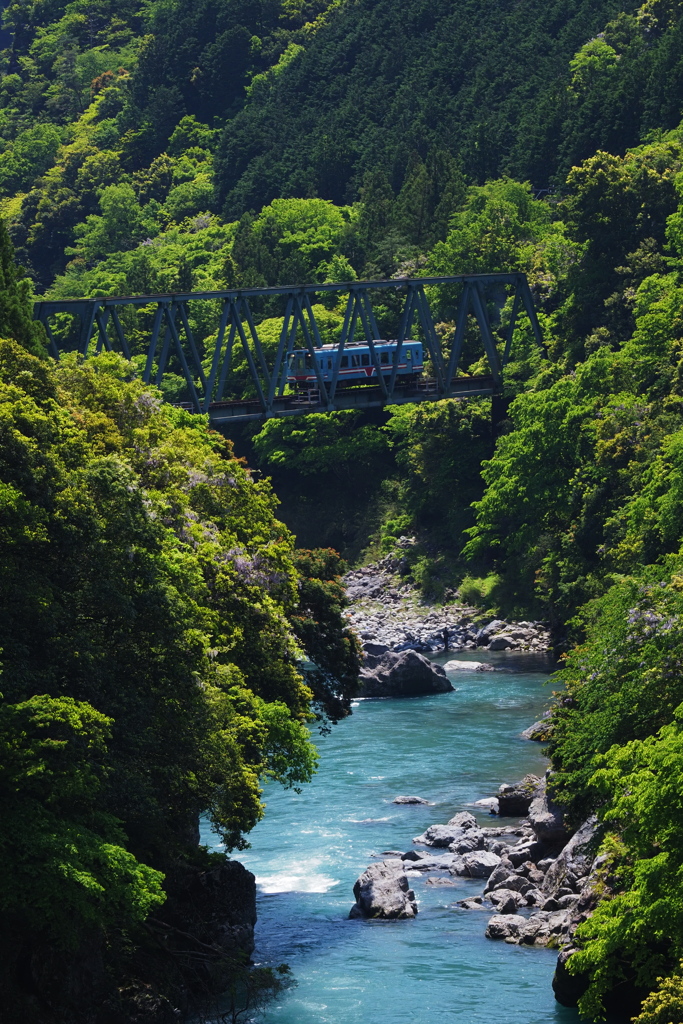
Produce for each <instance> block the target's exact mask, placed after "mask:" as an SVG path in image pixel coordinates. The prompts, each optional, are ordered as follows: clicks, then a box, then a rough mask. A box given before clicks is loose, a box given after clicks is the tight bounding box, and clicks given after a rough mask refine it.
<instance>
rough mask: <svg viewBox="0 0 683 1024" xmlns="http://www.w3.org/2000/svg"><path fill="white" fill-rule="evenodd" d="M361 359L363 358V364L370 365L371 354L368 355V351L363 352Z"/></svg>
mask: <svg viewBox="0 0 683 1024" xmlns="http://www.w3.org/2000/svg"><path fill="white" fill-rule="evenodd" d="M361 359H362V360H363V366H369V365H370V356H369V355H368V353H367V352H364V353H363V355H362V356H361Z"/></svg>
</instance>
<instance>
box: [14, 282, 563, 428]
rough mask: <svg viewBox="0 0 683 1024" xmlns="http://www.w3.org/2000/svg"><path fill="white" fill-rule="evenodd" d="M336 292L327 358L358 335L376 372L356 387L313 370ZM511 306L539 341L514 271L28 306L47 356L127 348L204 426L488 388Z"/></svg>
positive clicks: (504, 343)
mask: <svg viewBox="0 0 683 1024" xmlns="http://www.w3.org/2000/svg"><path fill="white" fill-rule="evenodd" d="M435 295H436V296H437V301H438V302H439V306H440V308H443V306H444V301H445V305H446V306H447V307H448V309H449V311H450V314H449V315H452V320H453V323H454V329H453V330H452V331H451V334H450V338H449V339H448V341H447V342H446V343H445V344H444V342H443V341H442V339H441V338H440V337H439V335H438V334H437V331H436V329H435V325H434V318H433V316H432V310H431V308H430V299H431V302H432V303H433V302H434V296H435ZM335 297H336V298H335ZM444 297H445V300H444ZM340 299H341V303H342V304H343V305H344V315H343V320H342V322H341V326H340V327H337V330H336V332H333V336H332V337H331V340H332V342H333V344H334V345H335V346H336V352H337V355H338V359H337V362H340V361H341V353H342V352H343V351H344V348H345V347H348V346H351V345H354V344H357V343H358V342H359V341H362V342H363V343H364V344H365V345H366V346H367V348H368V350H369V354H370V359H371V362H372V365H373V366H374V370H375V374H374V376H373V378H372V380H371V381H370V383H368V384H364V385H361V386H355V387H338V386H337V383H338V382H337V378H336V375H333V376H332V379H331V380H330V379H327V380H325V379H324V378H323V375H322V374H321V373H320V372H319V370H318V369H317V365H318V362H317V360H316V359H315V350H316V349H319V348H322V346H323V337H324V336H327V337H328V343H329V340H330V328H329V323H328V322H325V323H323V321H324V320H325V315H324V311H325V309H326V308H327V307H326V305H325V303H327V305H328V306H329V303H330V301H331V302H332V303H334V304H336V305H337V306H338V307H339V300H340ZM508 299H512V309H511V313H510V317H509V320H508V322H507V324H506V326H505V329H503V328H502V327H501V326H500V325H499V324H498V320H497V317H498V313H499V311H500V309H501V308H502V306H503V305H504V304H505V302H506V301H507V300H508ZM387 309H390V310H391V315H392V317H393V322H394V323H398V329H397V330H396V337H395V340H396V356H395V359H394V365H393V367H392V369H391V372H387V369H386V366H385V367H384V372H381V371H380V362H379V355H378V353H377V352H376V351H375V345H374V342H376V341H377V340H378V339H379V338H380V337H381V335H380V332H379V328H378V323H377V320H378V319H380V320H381V319H382V317H381V316H380V315H379V314H380V312H382V313H384V314H386V311H387ZM491 311H493V316H492V312H491ZM520 313H521V314H525V315H526V317H527V318H528V323H529V325H530V328H531V331H532V333H533V337H534V340H535V342H536V344H537V345H538V346H539V347H540V348H541V349H543V338H542V334H541V329H540V326H539V323H538V319H537V316H536V312H535V309H534V304H533V300H532V296H531V292H530V290H529V284H528V281H527V279H526V276H525V275H524V274H519V273H510V274H461V275H457V276H449V277H422V278H397V279H391V280H383V281H351V282H346V283H341V284H308V285H300V286H295V285H285V286H281V287H276V288H236V289H227V290H225V291H204V292H178V293H171V294H164V295H133V296H130V295H128V296H112V297H98V298H89V299H44V300H42V301H40V302H37V303H36V304H35V307H34V316H35V318H36V319H37V320H39V321H40V322H41V323H42V324H43V325H44V326H45V329H46V332H47V336H48V340H49V344H50V351H51V354H52V355H53V356H54V357H55V358H57V359H58V358H59V357H60V354H61V353H62V352H64V351H68V350H77V351H79V352H80V353H81V354H82V355H84V356H87V355H89V354H94V353H98V352H101V351H102V350H103V349H104V350H107V351H115V350H116V351H119V352H121V353H122V354H123V355H124V356H125V357H126V358H127V359H130V358H131V357H136V358H137V359H138V361H139V362H140V363H141V364H142V363H143V362H144V367H143V368H142V375H143V379H144V380H145V381H146V382H154V383H155V384H157V385H161V384H163V382H164V379H165V378H166V377H167V376H168V375H169V374H174V375H175V379H176V380H178V379H180V380H181V381H184V384H183V391H184V394H183V395H182V398H183V399H184V401H182V402H181V403H180V404H182V405H184V406H185V407H186V408H188V409H190V410H192V411H194V412H197V413H205V414H208V416H209V419H210V422H211V423H212V425H214V426H220V425H227V424H228V423H239V422H245V421H248V420H264V419H268V418H270V417H273V416H296V415H301V414H303V413H311V412H332V411H335V410H341V409H354V408H364V409H368V408H381V407H383V406H386V405H391V404H400V403H405V402H423V401H435V400H438V399H441V398H456V397H468V396H475V395H494V394H496V393H497V392H498V391H499V390H500V388H501V386H502V380H503V370H504V367H505V365H506V364H507V362H508V360H509V358H510V353H511V348H512V342H513V335H514V331H515V327H516V326H517V324H518V319H519V315H520ZM328 319H329V318H328ZM279 320H281V321H282V323H281V326H280V327H279V330H277V331H276V332H275V336H273V331H272V324H273V323H274V322H277V321H279ZM492 321H493V324H496V326H495V327H494V326H493V325H492ZM265 322H267V323H268V324H270V325H271V330H270V331H269V332H265V331H264V324H265ZM193 323H194V328H193V326H192V324H193ZM414 331H416V334H415V335H413V332H414ZM266 333H267V334H268V336H266ZM200 334H201V337H202V338H203V339H204V340H203V341H202V340H201V339H200ZM413 336H415V337H418V338H419V340H421V341H422V344H423V346H424V354H425V357H426V359H427V365H428V367H429V371H430V375H429V376H425V377H423V378H421V379H420V380H419V381H415V380H413V381H411V382H409V383H405V382H404V381H403V380H402V379H401V377H400V375H399V374H398V373H397V370H398V365H399V363H400V358H401V349H402V347H403V344H404V342H406V341H407V340H409V339H411V338H412V337H413ZM473 336H476V338H477V343H478V344H480V345H481V350H482V354H483V355H485V356H486V360H487V362H488V371H489V372H488V373H487V374H486V375H482V376H472V375H468V374H466V373H463V372H462V371H461V370H460V369H459V364H460V360H461V356H462V353H463V345H464V343H465V339H466V337H468V338H469V339H472V337H473ZM295 349H304V350H307V351H308V353H309V355H310V357H311V365H312V366H313V368H314V369H315V373H316V378H317V379H316V382H315V384H316V386H315V387H312V388H310V389H309V390H307V391H303V392H301V391H300V392H296V393H288V392H289V391H291V389H289V388H288V387H287V372H288V361H289V356H290V355H291V353H292V352H293V351H294V350H295ZM141 357H142V358H141ZM245 395H246V396H248V397H244V396H245Z"/></svg>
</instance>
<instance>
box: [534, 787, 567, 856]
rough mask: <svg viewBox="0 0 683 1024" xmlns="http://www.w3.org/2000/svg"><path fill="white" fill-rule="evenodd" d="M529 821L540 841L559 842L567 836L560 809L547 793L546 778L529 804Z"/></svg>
mask: <svg viewBox="0 0 683 1024" xmlns="http://www.w3.org/2000/svg"><path fill="white" fill-rule="evenodd" d="M528 813H529V822H530V824H531V827H532V829H533V830H534V832H535V833H536V836H537V838H538V839H539V840H540V841H541V842H542V843H549V844H555V843H561V842H563V841H565V840H566V838H567V830H566V828H565V826H564V819H563V815H562V810H561V808H560V807H558V805H557V804H556V803H554V802H553V801H552V800H551V799H550V797H549V796H548V793H547V779H543V781H542V782H541V784H540V785H539V787H538V789H537V790H536V793H535V795H534V798H533V800H532V801H531V804H530V806H529V812H528Z"/></svg>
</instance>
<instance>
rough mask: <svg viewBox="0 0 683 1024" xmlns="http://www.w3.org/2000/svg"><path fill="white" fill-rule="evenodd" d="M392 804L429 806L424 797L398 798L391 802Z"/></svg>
mask: <svg viewBox="0 0 683 1024" xmlns="http://www.w3.org/2000/svg"><path fill="white" fill-rule="evenodd" d="M391 802H392V804H429V800H425V798H424V797H422V796H397V797H394V799H393V800H392V801H391Z"/></svg>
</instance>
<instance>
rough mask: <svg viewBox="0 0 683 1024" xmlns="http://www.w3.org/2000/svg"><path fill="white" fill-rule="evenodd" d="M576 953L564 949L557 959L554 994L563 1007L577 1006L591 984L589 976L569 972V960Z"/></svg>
mask: <svg viewBox="0 0 683 1024" xmlns="http://www.w3.org/2000/svg"><path fill="white" fill-rule="evenodd" d="M575 952H576V950H575V949H572V948H569V949H563V950H562V952H561V953H560V955H559V956H558V958H557V966H556V968H555V974H554V976H553V992H554V993H555V998H556V999H557V1001H558V1003H559V1004H560V1005H561V1006H571V1007H574V1006H576V1005H577V1003H578V1001H579V999H580V998H581V996H582V995H584V993H585V991H586V989H587V988H588V986H589V984H590V978H589V976H588V975H587V974H570V973H569V971H568V970H567V960H569V957H570V956H571V955H572V953H575Z"/></svg>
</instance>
